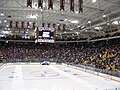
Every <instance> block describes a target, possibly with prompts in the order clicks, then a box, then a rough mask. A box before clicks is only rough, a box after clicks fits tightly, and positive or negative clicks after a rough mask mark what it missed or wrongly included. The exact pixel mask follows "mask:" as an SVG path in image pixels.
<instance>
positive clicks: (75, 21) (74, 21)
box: [71, 20, 79, 23]
mask: <svg viewBox="0 0 120 90" xmlns="http://www.w3.org/2000/svg"><path fill="white" fill-rule="evenodd" d="M71 23H79V21H78V20H73V21H71Z"/></svg>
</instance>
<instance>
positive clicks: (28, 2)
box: [27, 0, 32, 8]
mask: <svg viewBox="0 0 120 90" xmlns="http://www.w3.org/2000/svg"><path fill="white" fill-rule="evenodd" d="M29 6H30V7H31V8H32V0H27V7H29Z"/></svg>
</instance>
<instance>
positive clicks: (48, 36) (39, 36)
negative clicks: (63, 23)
mask: <svg viewBox="0 0 120 90" xmlns="http://www.w3.org/2000/svg"><path fill="white" fill-rule="evenodd" d="M55 33H56V32H55V29H54V28H44V27H37V28H36V29H35V42H36V43H37V42H46V43H54V42H55Z"/></svg>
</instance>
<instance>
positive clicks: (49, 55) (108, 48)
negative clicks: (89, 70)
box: [0, 39, 120, 72]
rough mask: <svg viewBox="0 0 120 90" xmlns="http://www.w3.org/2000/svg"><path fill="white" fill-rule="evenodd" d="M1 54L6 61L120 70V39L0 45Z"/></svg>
mask: <svg viewBox="0 0 120 90" xmlns="http://www.w3.org/2000/svg"><path fill="white" fill-rule="evenodd" d="M0 53H1V55H2V57H3V59H4V60H6V61H7V62H14V61H25V60H26V61H27V60H30V61H34V60H35V61H37V62H40V61H42V60H51V61H55V62H59V63H61V62H70V63H74V64H83V65H90V66H93V67H95V68H100V69H106V70H114V71H116V72H119V71H120V39H114V40H109V41H98V42H91V43H88V42H87V43H65V44H62V43H55V44H34V43H11V42H8V43H4V42H0Z"/></svg>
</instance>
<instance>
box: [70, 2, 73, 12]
mask: <svg viewBox="0 0 120 90" xmlns="http://www.w3.org/2000/svg"><path fill="white" fill-rule="evenodd" d="M70 11H73V12H74V0H70Z"/></svg>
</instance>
